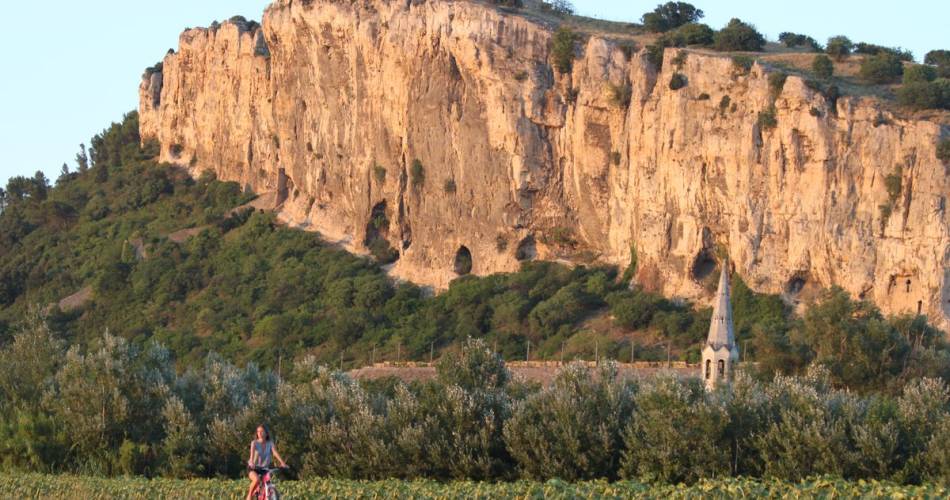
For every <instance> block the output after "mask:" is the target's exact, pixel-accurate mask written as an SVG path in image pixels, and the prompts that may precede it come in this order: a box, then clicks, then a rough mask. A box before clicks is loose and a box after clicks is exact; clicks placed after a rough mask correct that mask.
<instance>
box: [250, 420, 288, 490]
mask: <svg viewBox="0 0 950 500" xmlns="http://www.w3.org/2000/svg"><path fill="white" fill-rule="evenodd" d="M271 457H273V458H276V459H277V461H278V462H279V463H280V466H281V467H287V464H286V463H284V459H283V458H280V453H277V448H275V447H274V442H273V441H271V439H270V431H268V430H267V426H265V425H264V424H261V425H259V426H257V438H256V439H254V440H253V441H251V455H250V456H249V457H248V459H247V468H248V470H249V472H248V474H247V476H248V477H249V478H250V479H251V487H250V488H249V489H248V490H247V500H251V495H253V494H254V490H255V489H256V488H257V483H258V482H260V480H261V474H260V471H261V469H267V468H270V466H271Z"/></svg>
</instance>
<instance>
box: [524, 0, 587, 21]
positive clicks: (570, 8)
mask: <svg viewBox="0 0 950 500" xmlns="http://www.w3.org/2000/svg"><path fill="white" fill-rule="evenodd" d="M519 3H520V0H519ZM541 8H542V9H543V10H547V11H550V12H552V13H554V14H555V15H557V16H560V17H565V16H570V15H573V14H574V5H573V4H571V2H569V1H568V0H546V1H543V2H541Z"/></svg>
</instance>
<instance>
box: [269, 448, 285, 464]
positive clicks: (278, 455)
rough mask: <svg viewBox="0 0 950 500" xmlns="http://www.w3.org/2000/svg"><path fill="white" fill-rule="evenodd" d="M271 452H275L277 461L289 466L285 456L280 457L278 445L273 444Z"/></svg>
mask: <svg viewBox="0 0 950 500" xmlns="http://www.w3.org/2000/svg"><path fill="white" fill-rule="evenodd" d="M271 453H273V454H274V458H276V459H277V461H278V462H280V466H281V467H287V463H286V462H284V459H283V458H280V453H277V447H276V446H274V445H271Z"/></svg>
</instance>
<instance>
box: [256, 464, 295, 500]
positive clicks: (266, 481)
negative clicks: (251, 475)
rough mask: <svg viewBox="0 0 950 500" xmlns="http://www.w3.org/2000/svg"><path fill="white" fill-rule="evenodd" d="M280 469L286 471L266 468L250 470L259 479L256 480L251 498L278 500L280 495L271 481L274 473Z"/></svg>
mask: <svg viewBox="0 0 950 500" xmlns="http://www.w3.org/2000/svg"><path fill="white" fill-rule="evenodd" d="M281 469H286V467H281V468H276V469H275V468H267V467H254V468H252V469H251V470H253V471H254V472H256V473H257V477H258V478H259V479H258V480H257V488H255V489H254V492H253V493H252V494H251V498H255V499H257V500H280V493H279V492H278V491H277V487H276V486H274V483H272V482H271V480H272V479H273V478H274V473H275V472H277V471H279V470H281Z"/></svg>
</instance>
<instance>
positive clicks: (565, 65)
mask: <svg viewBox="0 0 950 500" xmlns="http://www.w3.org/2000/svg"><path fill="white" fill-rule="evenodd" d="M577 40H578V36H577V34H576V33H574V32H573V31H571V29H570V28H568V27H566V26H562V27H560V28H558V30H557V32H556V33H554V38H553V39H552V40H551V58H552V59H553V60H554V67H555V68H557V70H558V72H559V73H562V74H566V73H570V72H571V68H572V67H573V65H574V44H575V43H576V42H577Z"/></svg>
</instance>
